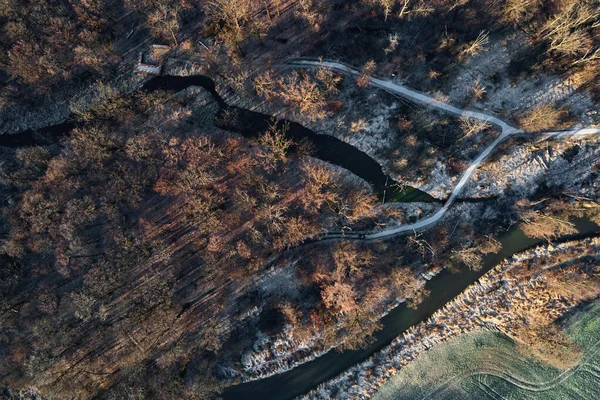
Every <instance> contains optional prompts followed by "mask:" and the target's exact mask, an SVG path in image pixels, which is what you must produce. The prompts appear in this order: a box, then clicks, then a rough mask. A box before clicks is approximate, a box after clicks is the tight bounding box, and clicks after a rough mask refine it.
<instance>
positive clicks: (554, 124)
mask: <svg viewBox="0 0 600 400" xmlns="http://www.w3.org/2000/svg"><path fill="white" fill-rule="evenodd" d="M566 114H567V111H566V110H565V109H562V108H556V107H554V106H553V105H551V104H550V105H546V106H537V107H535V108H533V109H531V110H529V111H528V112H527V113H526V114H525V115H524V116H523V117H522V118H521V119H520V120H519V125H521V127H522V128H523V129H524V130H526V131H528V132H539V131H544V130H549V129H552V128H558V127H560V124H561V122H562V120H563V119H564V117H565V116H566Z"/></svg>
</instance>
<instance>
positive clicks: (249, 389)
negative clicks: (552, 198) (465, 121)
mask: <svg viewBox="0 0 600 400" xmlns="http://www.w3.org/2000/svg"><path fill="white" fill-rule="evenodd" d="M295 65H296V66H298V67H305V68H308V67H315V66H318V65H322V64H321V63H319V62H316V61H306V60H301V61H297V62H295ZM323 65H325V66H328V67H330V68H333V69H337V70H340V71H343V72H345V73H349V74H353V75H356V74H358V73H359V71H358V70H356V69H353V68H351V67H348V66H345V65H343V64H340V63H337V62H331V61H325V62H323ZM371 85H372V86H374V87H379V88H382V89H384V90H388V91H390V92H392V93H394V94H396V95H400V96H404V97H408V98H410V99H412V100H414V101H418V102H421V103H424V104H426V105H428V106H432V107H437V108H440V109H442V110H444V111H446V112H449V113H453V114H458V115H463V116H467V117H470V118H477V119H483V120H486V121H488V122H490V123H493V124H495V125H497V126H499V127H500V128H501V129H502V133H501V135H500V136H499V137H498V138H497V139H496V140H495V141H494V142H493V143H492V144H491V145H489V146H488V147H487V148H486V149H485V150H484V151H483V152H482V153H481V154H480V155H479V157H477V159H476V160H474V161H473V162H472V163H471V165H470V166H469V168H468V169H467V170H466V171H465V172H463V174H462V176H461V178H460V180H459V182H458V184H457V186H456V187H455V188H454V189H453V191H452V193H451V196H450V197H449V198H448V199H447V200H446V202H445V204H444V206H443V207H442V208H441V209H440V210H439V211H438V212H437V213H436V214H434V215H432V216H430V217H428V218H425V219H423V220H421V221H418V222H417V223H414V224H410V225H404V226H401V227H399V228H393V229H388V230H383V231H380V232H376V233H371V234H367V235H365V236H362V237H360V236H357V235H354V236H352V235H351V237H350V238H353V239H367V240H369V239H372V240H375V239H382V238H387V237H393V236H395V235H397V234H400V233H403V232H407V231H412V230H416V229H421V228H424V227H427V226H429V225H432V224H434V223H435V222H437V221H438V220H439V219H440V218H441V217H442V216H443V215H444V214H445V213H446V211H447V210H448V209H449V208H450V206H451V205H452V203H453V202H454V201H455V200H456V198H457V196H458V195H459V194H460V192H461V191H462V189H463V187H464V186H465V184H466V182H467V181H468V180H469V178H470V177H471V175H472V173H473V172H474V171H475V169H476V168H477V167H478V166H479V165H480V163H481V162H482V161H483V160H484V159H485V158H486V157H487V156H488V155H489V154H490V153H491V152H492V151H493V150H494V149H495V147H496V146H497V145H498V144H499V143H501V142H502V141H503V140H504V139H505V138H507V137H508V136H510V135H512V134H515V133H520V132H521V131H520V130H518V129H517V128H514V127H511V126H509V125H508V124H506V123H505V122H504V121H501V120H500V119H498V118H496V117H494V116H490V115H487V114H484V113H479V112H473V111H467V110H461V109H458V108H456V107H454V106H451V105H448V104H446V103H443V102H440V101H439V100H436V99H433V98H431V97H429V96H427V95H425V94H422V93H419V92H416V91H413V90H411V89H408V88H405V87H403V86H401V85H398V84H395V83H393V82H391V81H388V80H383V79H379V78H371ZM189 86H201V87H203V88H205V89H206V90H208V91H209V92H210V93H211V94H212V95H213V96H214V98H215V99H216V101H217V102H218V104H219V106H220V108H221V111H224V110H234V111H236V112H235V113H234V114H235V115H237V116H238V120H237V121H236V122H235V123H234V124H228V125H227V126H223V128H227V129H229V130H234V131H237V132H239V133H241V134H242V135H244V136H247V137H254V136H256V135H257V134H259V133H260V132H263V131H264V130H266V128H267V127H268V126H269V124H270V123H271V116H269V115H265V114H260V113H257V112H253V111H249V110H244V109H240V108H235V107H231V106H229V105H227V104H226V103H225V101H224V100H223V99H222V98H221V97H220V96H219V95H218V93H217V92H216V90H215V84H214V82H213V81H212V80H211V79H209V78H207V77H204V76H187V77H178V76H161V77H156V78H152V79H150V80H149V81H147V82H146V83H145V85H144V87H143V90H146V91H153V90H159V89H160V90H169V91H180V90H183V89H185V88H187V87H189ZM284 122H286V121H279V123H284ZM77 125H78V122H76V121H67V122H65V123H61V124H58V125H54V126H50V127H47V128H42V129H39V130H36V131H33V130H29V131H24V132H21V133H19V134H15V135H0V146H6V147H23V146H32V145H47V144H49V143H54V142H56V141H57V140H58V139H60V138H61V137H63V136H65V135H68V134H69V132H70V131H71V130H72V129H73V128H74V127H76V126H77ZM289 127H290V129H289V130H288V132H287V134H288V135H289V137H291V138H292V139H294V140H296V141H297V140H299V139H308V140H310V141H311V142H312V143H313V144H314V147H315V156H316V157H318V158H320V159H322V160H324V161H328V162H331V163H332V164H336V165H339V166H341V167H344V168H346V169H348V170H350V171H351V172H353V173H354V174H356V175H357V176H359V177H361V178H363V179H365V180H366V181H367V182H369V183H371V184H372V185H373V187H374V190H375V191H376V192H377V193H378V194H379V195H380V197H381V196H382V195H383V193H384V191H386V190H387V192H388V196H386V197H387V198H388V199H390V198H393V199H395V200H402V201H435V200H434V199H433V198H431V197H430V196H429V195H427V194H425V193H423V192H420V191H418V190H416V189H409V190H407V191H404V192H393V190H392V194H391V195H389V193H390V188H391V187H393V185H394V184H395V182H394V181H393V180H392V179H391V178H390V177H388V176H386V175H385V174H384V173H383V171H382V169H381V166H380V165H379V164H378V163H377V162H376V161H375V160H374V159H373V158H371V157H370V156H368V155H367V154H365V153H364V152H361V151H360V150H358V149H356V148H355V147H353V146H351V145H349V144H347V143H345V142H343V141H340V140H338V139H336V138H334V137H332V136H328V135H319V134H317V133H315V132H313V131H311V130H310V129H308V128H305V127H303V126H302V125H300V124H297V123H294V122H289ZM599 132H600V129H595V128H592V129H583V130H578V131H567V132H553V133H548V134H547V135H548V136H552V135H554V136H565V135H573V134H596V133H599ZM573 222H574V223H575V224H576V227H577V228H578V230H579V232H580V234H579V235H575V236H572V237H566V238H563V239H574V238H576V237H583V236H590V235H592V234H596V232H598V230H599V229H600V228H599V227H598V226H596V225H595V224H592V223H590V222H589V221H587V220H583V219H578V220H574V221H573ZM331 237H332V238H335V237H336V234H333V235H331ZM498 239H499V241H500V242H501V243H502V249H501V250H500V251H499V252H498V253H496V254H490V255H488V256H486V257H485V259H484V267H483V268H482V269H481V270H480V271H471V270H464V271H461V272H459V273H454V274H453V273H450V272H447V271H444V272H442V273H440V274H439V275H437V276H436V277H435V278H433V279H432V280H431V281H429V282H428V283H427V286H426V287H427V288H428V289H429V290H431V293H432V295H431V296H430V297H429V298H427V299H426V300H425V301H424V302H423V303H421V304H420V305H419V307H418V308H417V309H414V310H413V309H409V308H407V307H406V306H405V305H400V306H398V307H396V308H395V309H393V310H392V311H391V312H390V313H389V314H388V315H387V316H385V317H384V318H383V319H382V321H381V322H382V323H383V326H384V328H383V329H382V330H381V331H379V332H378V333H377V334H376V335H375V342H374V343H373V344H372V345H370V346H369V347H368V348H366V349H362V350H358V351H345V352H342V353H336V352H333V351H331V352H329V353H327V354H325V355H323V356H321V357H319V358H317V359H315V360H313V361H311V362H308V363H305V364H302V365H300V366H298V367H296V368H294V369H292V370H290V371H288V372H285V373H282V374H278V375H275V376H272V377H270V378H266V379H262V380H258V381H254V382H249V383H245V384H241V385H236V386H232V387H229V388H227V389H226V390H225V392H224V393H223V397H224V398H225V399H230V400H234V399H235V400H238V399H261V398H264V399H272V400H277V399H281V400H283V399H290V398H293V397H295V396H297V395H300V394H303V393H305V392H307V391H309V390H310V389H313V388H314V387H316V386H317V385H318V384H319V383H321V382H324V381H326V380H328V379H330V378H332V377H334V376H335V375H337V374H339V373H340V372H342V371H344V370H345V369H347V368H348V367H350V366H352V365H354V364H356V363H358V362H361V361H363V360H364V359H366V358H368V357H369V356H371V355H372V354H373V353H375V352H377V351H378V350H380V349H381V348H383V347H384V346H386V345H387V344H389V343H390V342H391V341H392V340H393V339H394V338H395V337H397V336H398V335H399V334H401V333H402V332H403V331H405V330H406V329H407V328H409V327H410V326H412V325H414V324H417V323H419V322H421V321H423V320H425V319H427V318H428V317H429V316H431V315H432V314H433V313H434V312H435V311H436V310H437V309H438V308H440V307H442V306H443V305H444V304H445V303H447V302H448V301H450V300H451V299H453V298H454V297H455V296H456V295H458V294H459V293H460V292H462V291H463V290H464V289H465V288H466V287H467V286H468V285H470V284H471V283H473V282H474V281H475V280H477V279H478V278H479V277H480V276H481V275H483V274H484V273H485V272H487V271H489V270H490V269H491V268H493V267H494V266H495V265H497V264H498V263H499V262H500V261H501V260H503V259H504V258H506V257H509V256H511V255H513V254H515V253H517V252H520V251H523V250H525V249H527V248H529V247H531V246H534V245H537V244H539V243H540V242H541V241H539V240H534V239H530V238H527V237H525V236H524V234H523V232H522V231H521V230H519V229H518V228H517V227H514V228H512V229H510V230H509V231H508V232H506V233H505V234H503V235H501V236H500V237H499V238H498Z"/></svg>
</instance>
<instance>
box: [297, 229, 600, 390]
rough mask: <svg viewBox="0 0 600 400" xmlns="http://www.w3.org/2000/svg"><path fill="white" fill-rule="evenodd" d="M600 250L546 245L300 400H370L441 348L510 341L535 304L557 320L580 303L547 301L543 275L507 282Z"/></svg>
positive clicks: (595, 243)
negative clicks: (495, 338)
mask: <svg viewBox="0 0 600 400" xmlns="http://www.w3.org/2000/svg"><path fill="white" fill-rule="evenodd" d="M599 250H600V239H599V238H597V237H594V238H589V239H584V240H582V241H574V242H573V241H570V242H565V243H560V244H556V245H552V244H547V245H542V246H539V247H536V248H534V249H531V250H528V251H526V252H523V253H521V254H518V255H515V256H513V257H511V258H510V259H508V260H506V261H505V262H503V263H502V264H500V265H499V266H497V267H495V268H494V269H493V270H492V271H490V272H488V273H487V274H486V275H485V276H483V277H482V278H481V279H480V280H479V281H478V282H477V283H475V284H473V285H471V286H470V287H469V288H467V289H466V290H465V291H464V292H463V293H462V294H461V295H460V296H458V297H457V298H455V299H454V300H452V301H451V302H450V303H448V304H447V305H445V306H444V307H443V308H441V309H440V310H438V311H436V312H435V313H434V314H433V316H432V317H431V318H429V319H428V320H427V321H425V322H422V323H420V324H418V325H416V326H414V327H411V328H410V329H409V330H407V331H406V332H404V333H403V334H402V336H400V337H398V338H397V339H395V340H394V341H393V342H392V344H391V345H390V346H388V347H386V348H385V349H384V350H382V351H381V352H379V353H377V354H375V355H373V356H372V357H370V358H369V359H368V360H367V361H365V362H363V363H361V364H359V365H356V366H354V367H352V368H350V369H349V370H347V371H346V372H345V373H344V374H342V375H340V376H338V377H337V378H335V379H333V380H331V381H329V382H327V383H325V384H323V385H321V386H319V387H318V388H317V389H315V390H313V391H311V392H310V393H309V394H307V395H305V396H303V397H302V398H303V399H329V398H331V396H334V395H335V396H336V397H337V398H360V399H366V398H370V397H371V396H372V395H373V394H374V393H375V392H376V391H377V390H378V388H379V387H380V386H381V385H382V384H383V383H384V382H386V381H387V379H388V378H389V377H390V376H392V375H393V374H394V373H395V371H397V370H398V369H400V368H402V367H403V366H405V365H407V364H408V363H409V362H410V361H411V360H413V359H415V358H416V357H418V356H419V355H420V354H422V353H423V352H425V351H427V350H428V349H430V348H431V347H433V346H434V345H435V344H437V343H440V342H442V341H445V340H447V339H449V338H451V337H455V336H457V335H460V334H462V333H466V332H474V331H477V330H481V329H491V330H498V331H501V332H503V333H505V334H508V335H509V336H510V335H511V334H512V333H513V332H512V331H511V330H510V326H512V325H513V324H514V319H515V318H516V317H517V315H518V313H517V314H515V313H516V310H523V309H522V307H523V306H524V305H525V304H530V303H531V302H536V304H538V305H539V306H544V305H545V307H547V308H548V309H547V312H549V313H550V315H552V316H553V318H558V317H559V316H560V315H564V314H566V313H567V312H568V311H570V310H572V309H573V308H574V307H576V306H577V303H573V302H572V301H569V299H568V298H562V301H561V302H559V303H557V302H550V301H548V300H549V299H546V298H545V296H547V292H546V291H545V290H544V282H543V281H542V280H540V279H542V278H540V275H537V279H536V280H534V281H529V280H528V281H527V282H526V283H525V284H521V282H520V281H519V280H516V279H509V278H508V275H511V274H512V275H514V273H516V272H515V271H517V270H519V269H521V270H526V269H528V265H529V264H530V262H539V260H540V258H542V259H544V258H550V257H552V258H553V259H554V260H555V261H554V262H553V263H550V264H549V265H547V266H545V267H544V269H545V270H549V269H553V268H556V269H559V268H568V267H569V266H570V265H572V264H573V262H576V261H577V260H578V259H583V258H585V257H592V258H594V259H596V260H597V259H598V252H599ZM572 257H575V258H572ZM540 289H541V290H540ZM539 296H542V298H540V297H539ZM538 301H539V302H538ZM527 307H528V306H525V308H527ZM521 312H522V311H521Z"/></svg>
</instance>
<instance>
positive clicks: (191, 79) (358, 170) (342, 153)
mask: <svg viewBox="0 0 600 400" xmlns="http://www.w3.org/2000/svg"><path fill="white" fill-rule="evenodd" d="M190 86H200V87H203V88H204V89H206V90H207V91H209V92H210V93H211V94H212V96H213V97H214V99H215V100H216V101H217V103H218V104H219V107H220V113H223V112H225V111H233V112H230V113H229V114H231V115H235V116H236V119H235V120H233V121H231V120H230V121H227V123H224V122H222V121H223V119H222V118H216V121H215V124H216V125H217V126H218V127H219V128H222V129H225V130H229V131H234V132H237V133H240V134H241V135H243V136H245V137H249V138H256V137H258V135H260V134H261V133H263V132H265V131H266V130H267V129H268V128H269V126H270V125H271V124H272V116H271V115H267V114H261V113H258V112H255V111H250V110H246V109H243V108H239V107H234V106H229V105H227V103H226V102H225V101H224V100H223V98H221V96H220V95H219V94H218V93H217V91H216V88H215V83H214V81H213V80H212V79H210V78H208V77H206V76H202V75H192V76H173V75H163V76H158V77H154V78H152V79H150V80H148V81H147V82H146V83H145V84H144V85H143V87H142V90H144V91H146V92H153V91H156V90H168V91H173V92H179V91H181V90H184V89H186V88H188V87H190ZM277 123H278V124H279V126H283V125H284V124H287V125H288V126H289V129H288V130H287V132H286V135H287V136H288V137H289V138H290V139H292V140H293V141H294V143H299V142H300V141H301V140H306V141H308V142H309V143H311V144H312V145H313V148H314V156H315V157H317V158H319V159H321V160H323V161H327V162H329V163H331V164H334V165H338V166H340V167H343V168H345V169H347V170H349V171H351V172H352V173H354V174H355V175H357V176H359V177H360V178H362V179H364V180H365V181H367V182H369V183H370V184H371V185H372V187H373V190H374V191H375V193H376V194H377V195H378V197H379V199H384V200H385V201H405V202H407V201H425V202H438V201H439V200H437V199H435V198H433V197H431V196H430V195H429V194H427V193H425V192H422V191H420V190H418V189H416V188H412V187H408V188H405V189H403V190H399V189H398V185H397V183H396V182H395V181H394V180H393V179H392V178H391V177H389V176H388V175H386V174H385V173H384V172H383V170H382V169H381V166H380V165H379V163H377V161H375V160H374V159H373V158H372V157H370V156H369V155H368V154H366V153H364V152H362V151H360V150H359V149H357V148H356V147H354V146H352V145H350V144H348V143H346V142H344V141H342V140H339V139H337V138H335V137H333V136H329V135H321V134H318V133H316V132H314V131H312V130H310V129H308V128H306V127H304V126H302V125H301V124H299V123H296V122H293V121H286V120H278V122H277ZM77 126H78V122H77V120H76V119H75V116H74V115H71V116H70V117H69V119H68V120H67V121H66V122H63V123H60V124H57V125H52V126H49V127H45V128H41V129H37V130H27V131H23V132H20V133H17V134H12V135H0V146H4V147H12V148H18V147H26V146H46V145H49V144H52V143H56V142H57V141H58V140H60V139H61V138H62V137H64V136H66V135H68V134H69V133H70V132H71V131H72V130H73V129H74V128H75V127H77ZM384 196H385V197H384Z"/></svg>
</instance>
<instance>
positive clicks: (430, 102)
mask: <svg viewBox="0 0 600 400" xmlns="http://www.w3.org/2000/svg"><path fill="white" fill-rule="evenodd" d="M289 64H290V65H292V66H297V67H304V68H307V67H327V68H331V69H333V70H337V71H341V72H345V73H348V74H351V75H355V76H356V75H359V74H360V71H359V70H357V69H355V68H352V67H350V66H348V65H345V64H342V63H340V62H336V61H314V60H293V61H291V62H290V63H289ZM370 83H371V86H373V87H377V88H380V89H383V90H386V91H388V92H390V93H392V94H394V95H399V96H402V97H406V98H408V99H411V100H415V101H417V102H419V103H423V104H425V105H427V106H430V107H435V108H438V109H440V110H443V111H445V112H449V113H451V114H455V115H458V116H461V117H467V118H473V119H478V120H482V121H486V122H489V123H491V124H493V125H496V126H498V127H499V128H500V129H501V133H500V135H499V136H498V137H497V138H496V140H494V141H493V142H492V143H491V144H490V145H489V146H488V147H487V148H486V149H485V150H483V152H481V154H480V155H479V156H478V157H477V158H476V159H475V160H473V162H471V164H470V165H469V167H468V168H467V169H466V170H465V171H464V172H463V173H462V175H461V178H460V180H459V181H458V183H457V184H456V186H455V187H454V189H453V190H452V192H451V194H450V197H449V198H448V200H446V203H445V204H444V206H443V207H442V208H441V209H440V210H438V211H437V212H436V213H435V214H433V215H431V216H429V217H427V218H424V219H422V220H421V221H418V222H415V223H413V224H407V225H402V226H399V227H396V228H390V229H385V230H383V231H380V232H375V233H367V234H362V235H361V234H355V233H345V234H341V233H339V234H338V233H330V234H327V235H324V236H323V238H324V239H329V238H331V239H333V238H338V237H346V238H358V239H365V240H376V239H384V238H388V237H392V236H395V235H398V234H400V233H404V232H411V231H416V230H419V229H422V228H425V227H427V226H429V225H432V224H434V223H436V222H437V221H439V220H440V218H442V217H443V216H444V215H445V214H446V212H447V211H448V210H449V209H450V206H452V204H453V203H454V201H455V200H456V198H457V196H458V195H459V194H460V193H461V192H462V190H463V189H464V187H465V185H466V184H467V182H468V181H469V179H470V178H471V176H472V175H473V172H475V170H476V169H477V168H478V167H479V166H480V165H481V163H482V162H483V160H485V158H486V157H487V156H489V155H490V153H491V152H492V151H493V150H494V149H495V148H496V147H497V146H498V145H499V144H500V143H502V142H503V141H504V139H506V138H507V137H509V136H511V135H514V134H520V133H523V131H522V130H520V129H518V128H515V127H513V126H510V125H509V124H507V123H506V122H504V121H502V120H501V119H499V118H498V117H495V116H493V115H489V114H485V113H482V112H478V111H471V110H463V109H460V108H457V107H454V106H453V105H450V104H448V103H444V102H443V101H440V100H438V99H435V98H433V97H431V96H428V95H426V94H424V93H420V92H417V91H416V90H412V89H409V88H407V87H405V86H402V85H399V84H397V83H394V82H392V81H391V80H387V79H381V78H375V77H371V78H370ZM598 133H600V128H582V129H577V130H570V131H562V132H548V133H545V134H544V137H548V138H549V137H554V138H564V137H570V136H575V135H581V136H584V135H593V134H598Z"/></svg>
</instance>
